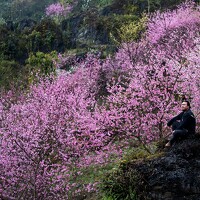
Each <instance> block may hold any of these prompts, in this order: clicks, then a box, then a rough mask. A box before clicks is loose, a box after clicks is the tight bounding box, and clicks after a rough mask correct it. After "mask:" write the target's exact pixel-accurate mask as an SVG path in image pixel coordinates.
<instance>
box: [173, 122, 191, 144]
mask: <svg viewBox="0 0 200 200" xmlns="http://www.w3.org/2000/svg"><path fill="white" fill-rule="evenodd" d="M179 124H180V122H177V121H176V122H174V123H173V124H172V131H173V136H172V138H171V139H170V145H172V144H173V143H174V142H176V141H177V140H178V139H185V138H187V136H188V135H189V133H188V130H186V129H177V127H178V126H179Z"/></svg>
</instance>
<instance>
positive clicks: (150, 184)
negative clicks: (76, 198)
mask: <svg viewBox="0 0 200 200" xmlns="http://www.w3.org/2000/svg"><path fill="white" fill-rule="evenodd" d="M132 167H134V168H136V170H137V171H138V173H139V175H140V177H141V179H140V180H141V183H139V184H138V194H141V196H139V199H145V200H200V138H199V136H194V137H191V138H189V139H186V140H182V141H179V142H177V143H175V144H174V145H173V146H172V147H171V148H169V149H168V150H166V151H165V152H164V155H162V156H161V157H158V158H154V159H151V160H148V161H145V162H140V163H137V164H133V166H132Z"/></svg>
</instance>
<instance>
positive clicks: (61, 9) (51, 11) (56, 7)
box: [46, 3, 73, 16]
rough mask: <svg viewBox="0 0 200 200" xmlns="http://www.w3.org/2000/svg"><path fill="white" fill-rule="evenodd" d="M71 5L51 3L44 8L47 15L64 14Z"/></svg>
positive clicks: (68, 10) (70, 8) (68, 11)
mask: <svg viewBox="0 0 200 200" xmlns="http://www.w3.org/2000/svg"><path fill="white" fill-rule="evenodd" d="M72 8H73V6H72V5H67V6H63V5H62V4H61V3H55V4H51V5H49V6H48V7H47V8H46V15H47V16H66V15H67V14H68V13H70V12H71V10H72Z"/></svg>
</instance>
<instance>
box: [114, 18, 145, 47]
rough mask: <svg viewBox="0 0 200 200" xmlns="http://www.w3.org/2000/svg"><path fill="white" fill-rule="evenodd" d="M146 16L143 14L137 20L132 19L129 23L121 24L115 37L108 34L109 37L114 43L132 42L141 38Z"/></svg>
mask: <svg viewBox="0 0 200 200" xmlns="http://www.w3.org/2000/svg"><path fill="white" fill-rule="evenodd" d="M146 21H147V16H145V15H144V16H143V17H142V18H140V19H139V20H138V21H132V22H130V23H129V24H123V25H122V26H121V27H120V28H119V29H118V30H117V33H118V34H117V37H114V36H113V35H112V34H110V37H111V39H112V40H113V41H114V42H115V43H116V44H121V43H123V42H132V41H136V40H138V39H140V38H141V36H142V34H143V33H144V32H145V28H146Z"/></svg>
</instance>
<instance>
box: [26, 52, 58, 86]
mask: <svg viewBox="0 0 200 200" xmlns="http://www.w3.org/2000/svg"><path fill="white" fill-rule="evenodd" d="M56 58H57V53H56V51H53V52H51V53H47V54H45V53H43V52H37V53H36V54H34V53H30V55H29V58H28V59H27V61H26V63H27V65H26V69H27V71H28V74H29V83H32V82H34V81H35V79H36V76H38V75H39V76H47V75H50V74H52V73H55V66H54V65H53V59H56Z"/></svg>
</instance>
